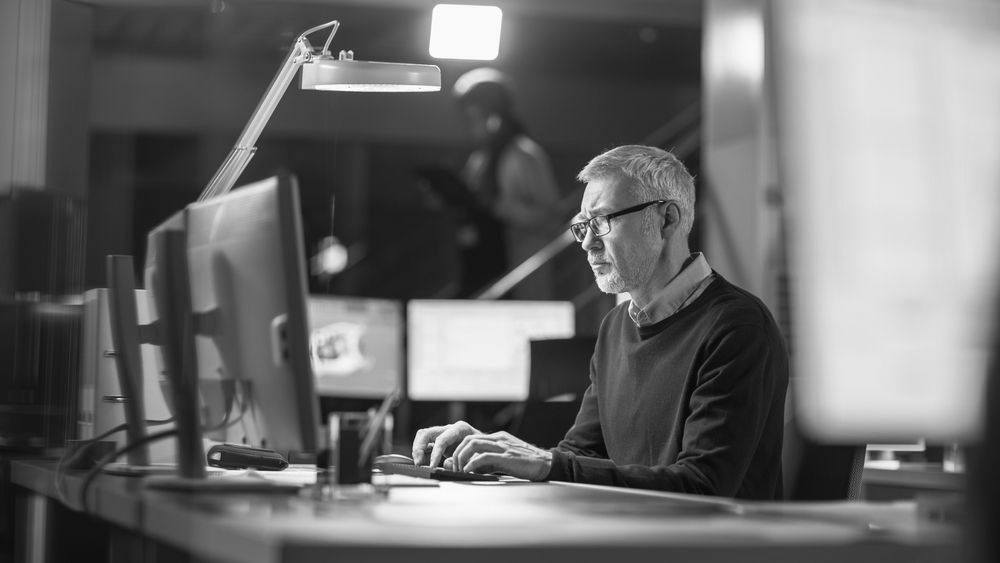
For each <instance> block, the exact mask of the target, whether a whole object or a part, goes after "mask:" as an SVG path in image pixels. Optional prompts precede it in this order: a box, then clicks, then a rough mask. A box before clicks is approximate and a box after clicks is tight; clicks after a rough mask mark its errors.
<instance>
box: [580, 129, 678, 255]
mask: <svg viewBox="0 0 1000 563" xmlns="http://www.w3.org/2000/svg"><path fill="white" fill-rule="evenodd" d="M608 176H618V177H621V178H625V179H627V180H631V182H632V186H631V188H632V190H633V191H634V192H635V193H636V195H637V196H639V197H638V200H639V201H637V202H636V203H642V202H645V201H652V200H657V199H672V200H676V201H677V205H678V207H680V210H681V224H680V230H681V233H683V234H684V236H685V237H686V236H688V235H689V234H690V233H691V227H692V226H693V224H694V197H695V196H694V178H692V177H691V174H690V173H688V171H687V168H685V166H684V163H682V162H681V161H680V160H679V159H678V158H677V157H676V156H674V155H673V154H672V153H670V152H667V151H665V150H663V149H658V148H656V147H649V146H645V145H623V146H620V147H616V148H613V149H611V150H609V151H607V152H604V153H602V154H599V155H597V156H595V157H594V158H593V159H591V160H590V162H588V163H587V165H586V166H584V167H583V170H580V173H579V174H577V176H576V178H577V180H579V181H581V182H583V183H588V182H590V181H592V180H596V179H598V178H604V177H608Z"/></svg>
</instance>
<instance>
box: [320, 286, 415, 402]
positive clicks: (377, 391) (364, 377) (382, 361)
mask: <svg viewBox="0 0 1000 563" xmlns="http://www.w3.org/2000/svg"><path fill="white" fill-rule="evenodd" d="M308 307H309V329H310V331H311V332H310V337H309V358H310V361H311V362H312V369H313V373H314V374H315V375H316V391H317V393H318V394H319V395H321V396H328V397H344V398H359V399H382V398H384V397H386V396H387V395H388V394H389V393H390V392H392V391H393V390H394V389H401V388H402V386H403V362H404V358H403V336H404V335H403V330H404V326H403V303H402V301H395V300H391V299H372V298H365V297H345V296H339V295H311V296H310V297H309V301H308Z"/></svg>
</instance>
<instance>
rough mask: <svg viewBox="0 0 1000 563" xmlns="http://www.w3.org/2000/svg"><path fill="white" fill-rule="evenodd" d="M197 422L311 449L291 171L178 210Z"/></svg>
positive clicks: (300, 255)
mask: <svg viewBox="0 0 1000 563" xmlns="http://www.w3.org/2000/svg"><path fill="white" fill-rule="evenodd" d="M184 228H185V232H186V241H187V266H188V270H189V280H190V295H191V307H192V311H193V313H194V317H193V328H194V331H193V332H194V335H195V336H194V340H195V342H194V347H195V353H196V357H197V373H198V380H199V381H198V383H199V390H200V393H201V401H202V403H203V412H205V413H207V416H206V417H203V418H204V419H203V421H202V423H203V424H204V425H206V426H209V427H211V426H216V427H222V430H220V431H219V432H217V433H215V435H214V436H211V433H210V436H211V437H214V438H216V439H218V440H220V441H226V442H235V443H244V444H248V445H251V446H254V447H261V448H269V449H272V450H277V451H279V452H285V453H287V452H315V451H316V447H317V439H318V432H319V425H320V422H319V414H318V411H319V404H318V399H317V395H316V387H315V380H314V377H313V372H312V368H311V366H310V361H309V327H308V317H307V310H306V299H307V295H308V293H307V290H306V279H305V271H306V270H305V252H304V247H303V240H302V225H301V216H300V210H299V196H298V187H297V184H296V181H295V178H294V177H293V176H290V175H281V176H275V177H272V178H268V179H266V180H262V181H259V182H255V183H253V184H249V185H246V186H243V187H240V188H238V189H234V190H232V191H231V192H229V193H227V194H225V195H222V196H219V197H215V198H211V199H208V200H204V201H200V202H197V203H193V204H191V205H189V206H188V207H187V208H186V210H185V212H184Z"/></svg>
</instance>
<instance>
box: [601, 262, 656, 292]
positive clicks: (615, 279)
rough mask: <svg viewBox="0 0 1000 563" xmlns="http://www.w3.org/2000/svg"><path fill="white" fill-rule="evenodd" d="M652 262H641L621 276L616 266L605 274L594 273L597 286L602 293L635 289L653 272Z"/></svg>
mask: <svg viewBox="0 0 1000 563" xmlns="http://www.w3.org/2000/svg"><path fill="white" fill-rule="evenodd" d="M653 266H654V263H653V262H652V261H648V262H643V263H642V264H639V266H638V267H637V268H636V269H635V270H634V271H632V272H630V275H629V276H628V277H625V276H622V275H621V272H619V271H618V269H617V268H615V269H613V270H611V272H609V273H608V274H607V275H604V276H598V275H597V274H595V275H594V281H596V282H597V287H598V289H600V290H601V291H603V292H604V293H611V294H617V293H626V292H629V291H633V290H635V289H636V288H637V287H638V286H639V285H640V284H641V283H643V282H645V281H646V280H647V279H649V276H650V275H651V274H652V273H653Z"/></svg>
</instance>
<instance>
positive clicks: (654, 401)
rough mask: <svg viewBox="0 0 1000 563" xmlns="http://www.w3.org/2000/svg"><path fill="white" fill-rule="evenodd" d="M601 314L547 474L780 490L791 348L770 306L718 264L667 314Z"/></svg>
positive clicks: (652, 484)
mask: <svg viewBox="0 0 1000 563" xmlns="http://www.w3.org/2000/svg"><path fill="white" fill-rule="evenodd" d="M627 307H628V303H627V302H626V303H622V304H620V305H618V306H617V307H615V308H614V309H612V310H611V311H610V312H609V313H608V314H607V316H606V317H605V318H604V320H603V321H602V323H601V328H600V330H599V333H598V338H597V345H596V346H595V350H594V355H593V357H592V359H591V364H590V379H591V384H590V387H589V388H588V389H587V391H586V392H585V393H584V397H583V401H582V404H581V407H580V411H579V413H578V414H577V418H576V422H575V423H574V425H573V426H572V428H570V430H569V431H568V432H567V434H566V437H565V438H564V439H563V440H562V441H561V442H560V443H559V445H558V446H556V447H555V448H553V449H552V453H553V456H552V469H551V471H550V472H549V475H548V477H547V478H548V479H549V480H559V481H573V482H580V483H595V484H604V485H616V486H624V487H635V488H645V489H658V490H665V491H674V492H682V493H695V494H705V495H717V496H728V497H738V498H748V499H780V498H781V494H782V490H781V486H782V485H781V483H782V476H781V443H782V429H783V423H784V403H785V391H786V389H787V385H788V357H787V352H786V348H785V343H784V340H783V338H782V336H781V333H780V331H779V330H778V327H777V324H776V323H775V321H774V318H773V317H772V316H771V314H770V312H769V311H768V309H767V307H766V306H765V305H764V303H763V302H761V301H760V300H759V299H757V298H756V297H755V296H753V295H752V294H750V293H749V292H747V291H745V290H743V289H741V288H739V287H737V286H735V285H733V284H731V283H730V282H728V281H727V280H725V279H724V278H723V277H722V276H720V275H718V274H717V273H716V275H715V279H714V280H713V281H712V282H711V283H710V284H709V285H708V287H707V288H706V289H705V291H704V292H703V293H702V294H701V295H700V296H699V297H698V298H697V299H696V300H694V301H693V302H691V303H690V304H688V306H687V307H685V308H684V309H682V310H680V311H678V312H677V313H676V314H674V315H671V316H669V317H667V318H666V319H664V320H662V321H660V322H658V323H655V324H652V325H647V326H642V327H637V326H636V325H635V323H633V322H632V320H631V318H630V317H629V315H628V310H627Z"/></svg>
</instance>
